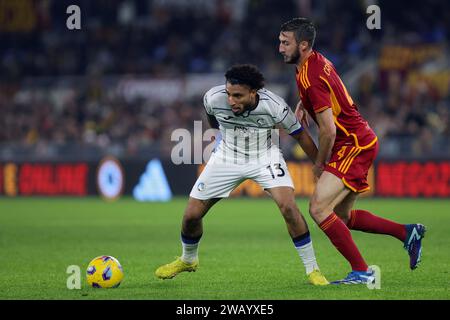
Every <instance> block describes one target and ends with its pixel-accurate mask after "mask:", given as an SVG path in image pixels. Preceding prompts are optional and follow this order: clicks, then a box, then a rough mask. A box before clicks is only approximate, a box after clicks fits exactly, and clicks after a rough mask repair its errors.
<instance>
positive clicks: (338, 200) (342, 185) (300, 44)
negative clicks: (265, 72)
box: [279, 18, 425, 284]
mask: <svg viewBox="0 0 450 320" xmlns="http://www.w3.org/2000/svg"><path fill="white" fill-rule="evenodd" d="M315 37H316V30H315V27H314V25H313V23H312V22H311V21H310V20H309V19H306V18H294V19H292V20H290V21H288V22H286V23H284V24H283V25H282V26H281V31H280V35H279V40H280V45H279V52H280V53H281V55H282V56H283V57H284V62H285V63H288V64H295V66H296V80H297V86H298V91H299V93H300V99H301V101H300V102H299V105H298V106H297V110H296V114H297V116H298V117H299V118H300V119H302V121H305V119H306V118H305V116H306V112H305V110H306V111H307V112H308V113H309V115H310V116H311V118H312V119H313V120H314V122H316V124H317V125H318V127H319V153H318V155H317V159H316V162H315V163H314V165H313V173H314V175H315V177H317V179H318V181H317V185H316V188H315V190H314V193H313V195H312V198H311V200H310V205H309V212H310V214H311V217H312V218H313V219H314V220H315V222H316V223H317V224H318V225H319V227H320V228H321V229H322V230H323V232H324V233H325V234H326V235H327V236H328V238H329V239H330V241H331V242H332V243H333V245H334V246H335V247H336V248H337V250H339V252H340V253H341V254H342V255H343V256H344V257H345V258H346V259H347V261H348V262H349V263H350V265H351V268H352V271H351V272H350V273H349V274H348V275H347V277H346V278H345V279H343V280H339V281H335V282H334V283H335V284H339V283H347V284H357V283H367V282H371V281H373V280H374V279H373V278H374V277H373V271H372V270H370V268H368V265H367V264H366V262H365V261H364V259H363V257H362V255H361V254H360V252H359V250H358V248H357V247H356V245H355V243H354V241H353V239H352V237H351V234H350V229H351V230H359V231H364V232H370V233H378V234H388V235H391V236H393V237H396V238H397V239H399V240H400V241H402V242H403V243H404V248H405V249H406V250H407V251H408V254H409V256H410V268H411V269H415V268H416V267H417V265H418V263H419V261H420V258H421V249H422V247H421V245H422V242H421V241H422V238H423V237H424V233H425V227H424V226H423V225H421V224H406V225H405V224H399V223H396V222H393V221H390V220H387V219H384V218H381V217H378V216H376V215H374V214H372V213H370V212H368V211H365V210H352V208H353V205H354V203H355V201H356V199H357V197H358V195H359V193H361V192H364V191H367V190H369V185H368V183H367V174H368V171H369V168H370V166H371V165H372V163H373V161H374V159H375V157H376V154H377V151H378V141H377V136H376V135H375V133H374V131H373V130H372V129H371V128H370V126H369V124H368V123H367V121H366V120H365V119H364V118H363V117H362V116H361V114H360V113H359V111H358V107H357V106H356V105H355V103H354V102H353V100H352V98H351V97H350V95H349V93H348V92H347V89H346V88H345V85H344V84H343V82H342V80H341V79H340V77H339V75H338V74H337V72H336V69H335V68H334V66H333V64H332V63H331V62H330V61H329V60H328V59H327V58H325V57H324V56H323V55H322V54H320V53H319V52H317V51H315V50H313V45H314V40H315Z"/></svg>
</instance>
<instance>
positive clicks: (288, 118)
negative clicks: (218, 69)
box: [203, 85, 303, 162]
mask: <svg viewBox="0 0 450 320" xmlns="http://www.w3.org/2000/svg"><path fill="white" fill-rule="evenodd" d="M257 94H258V95H259V102H258V105H257V107H256V108H255V109H254V110H251V111H245V112H244V113H243V114H241V115H239V116H236V115H234V114H233V112H232V111H231V107H230V105H229V104H228V102H227V99H228V96H227V93H226V91H225V85H220V86H216V87H213V88H211V89H210V90H209V91H208V92H206V94H205V96H204V98H203V103H204V106H205V109H206V112H207V113H208V114H209V115H212V116H214V117H215V118H216V119H217V122H218V123H219V129H220V133H221V136H222V137H221V138H222V140H221V141H220V143H219V144H218V146H217V147H216V150H215V153H216V154H217V155H219V154H222V155H223V156H224V158H225V159H226V160H227V161H230V160H231V161H233V162H236V161H239V160H242V159H245V160H246V161H252V159H258V158H261V157H267V156H269V157H271V156H273V155H274V154H277V155H279V154H280V150H279V146H278V144H279V134H278V130H277V129H275V128H276V127H275V126H277V127H278V126H279V127H281V128H283V129H284V130H285V131H286V132H287V133H288V134H293V133H296V132H300V131H301V130H303V128H302V126H301V124H300V122H299V121H298V120H297V118H296V116H295V115H294V113H293V112H292V110H291V108H290V107H289V106H288V105H287V104H286V102H285V101H284V100H283V99H282V98H281V97H279V96H277V95H276V94H274V93H273V92H271V91H269V90H267V89H264V88H263V89H260V90H258V92H257ZM269 154H270V155H269ZM239 162H241V161H239Z"/></svg>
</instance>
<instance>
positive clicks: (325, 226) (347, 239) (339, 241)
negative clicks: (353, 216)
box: [319, 212, 367, 271]
mask: <svg viewBox="0 0 450 320" xmlns="http://www.w3.org/2000/svg"><path fill="white" fill-rule="evenodd" d="M319 227H320V229H322V231H323V232H325V234H326V235H327V237H328V238H329V239H330V240H331V242H332V243H333V245H334V246H335V247H336V249H338V250H339V252H340V253H341V254H342V255H343V256H344V257H345V259H347V261H348V262H349V263H350V265H351V266H352V270H354V271H366V270H367V264H366V262H365V261H364V259H363V257H362V256H361V254H360V253H359V250H358V248H357V247H356V244H355V242H353V239H352V236H351V234H350V230H349V229H348V228H347V226H346V225H345V224H344V223H343V222H342V220H341V219H339V218H338V217H337V215H336V214H335V213H334V212H333V213H332V214H330V215H329V216H328V217H327V218H326V219H325V220H323V221H322V223H320V224H319Z"/></svg>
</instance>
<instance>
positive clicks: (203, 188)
mask: <svg viewBox="0 0 450 320" xmlns="http://www.w3.org/2000/svg"><path fill="white" fill-rule="evenodd" d="M197 189H198V191H203V190H205V189H206V186H205V184H204V183H203V182H200V183H199V184H198V185H197Z"/></svg>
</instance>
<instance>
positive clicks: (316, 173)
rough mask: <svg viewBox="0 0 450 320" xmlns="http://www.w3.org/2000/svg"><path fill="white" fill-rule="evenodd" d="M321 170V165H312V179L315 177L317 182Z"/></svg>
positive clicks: (322, 167)
mask: <svg viewBox="0 0 450 320" xmlns="http://www.w3.org/2000/svg"><path fill="white" fill-rule="evenodd" d="M323 169H324V166H323V165H317V164H314V165H313V167H312V171H313V174H314V177H315V178H316V179H317V180H318V179H319V178H320V176H321V175H322V172H323Z"/></svg>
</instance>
